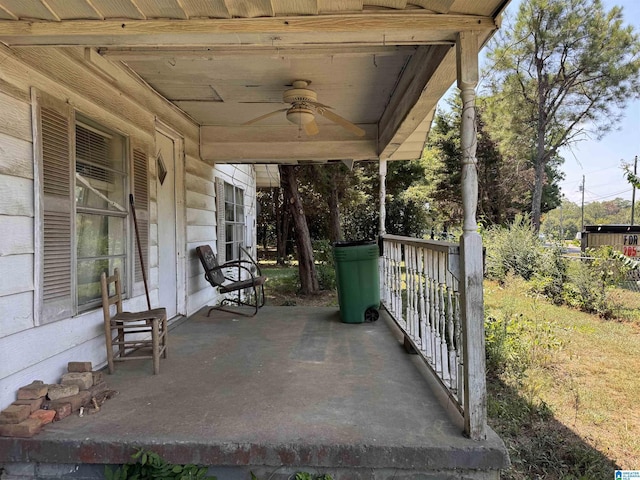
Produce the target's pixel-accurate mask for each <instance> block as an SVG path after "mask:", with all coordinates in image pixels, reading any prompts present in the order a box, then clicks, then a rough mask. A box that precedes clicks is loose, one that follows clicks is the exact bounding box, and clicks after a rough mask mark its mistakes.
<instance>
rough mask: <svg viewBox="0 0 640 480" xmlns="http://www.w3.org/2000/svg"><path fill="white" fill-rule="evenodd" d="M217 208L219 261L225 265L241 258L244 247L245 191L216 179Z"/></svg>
mask: <svg viewBox="0 0 640 480" xmlns="http://www.w3.org/2000/svg"><path fill="white" fill-rule="evenodd" d="M216 208H217V209H218V214H217V217H218V239H217V243H218V261H219V262H220V263H224V262H226V261H229V260H235V259H238V258H240V246H244V230H245V225H244V190H243V189H242V188H239V187H236V186H234V185H231V184H230V183H227V182H225V181H224V180H222V179H221V178H216Z"/></svg>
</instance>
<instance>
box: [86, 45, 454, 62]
mask: <svg viewBox="0 0 640 480" xmlns="http://www.w3.org/2000/svg"><path fill="white" fill-rule="evenodd" d="M435 45H450V46H454V45H455V42H437V43H436V44H435ZM415 49H416V46H414V45H392V46H382V45H358V46H352V45H345V46H337V45H335V46H331V47H326V46H317V45H305V46H285V47H272V46H257V47H247V46H243V45H226V46H212V47H181V48H170V47H103V48H99V49H98V50H97V52H98V53H99V54H100V55H101V56H103V57H105V58H108V59H109V60H114V61H125V62H126V61H144V60H170V59H174V58H176V57H179V58H188V59H195V60H198V59H211V58H226V57H237V56H238V55H242V56H243V57H246V56H254V57H261V58H264V57H273V58H281V57H284V56H286V57H289V58H293V57H295V58H314V57H326V56H331V57H333V58H348V57H361V56H363V55H376V56H377V57H384V56H394V55H397V54H398V53H399V52H407V53H408V54H410V53H412V52H413V51H414V50H415ZM92 51H95V50H92Z"/></svg>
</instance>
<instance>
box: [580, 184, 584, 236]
mask: <svg viewBox="0 0 640 480" xmlns="http://www.w3.org/2000/svg"><path fill="white" fill-rule="evenodd" d="M580 191H581V192H582V220H581V223H582V229H581V230H580V234H581V235H582V232H584V175H582V185H581V186H580Z"/></svg>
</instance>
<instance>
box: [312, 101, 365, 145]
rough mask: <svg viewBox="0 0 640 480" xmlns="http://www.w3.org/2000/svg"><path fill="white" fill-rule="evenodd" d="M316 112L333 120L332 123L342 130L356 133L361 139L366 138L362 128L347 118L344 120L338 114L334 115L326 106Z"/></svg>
mask: <svg viewBox="0 0 640 480" xmlns="http://www.w3.org/2000/svg"><path fill="white" fill-rule="evenodd" d="M316 111H317V112H318V113H319V114H320V115H322V116H323V117H325V118H327V119H329V120H331V121H332V122H335V123H337V124H338V125H340V126H341V127H342V128H345V129H346V130H349V131H350V132H351V133H355V134H356V135H358V136H359V137H364V136H365V134H366V133H367V132H365V131H364V130H363V129H361V128H360V127H358V126H356V125H354V124H353V123H351V122H350V121H349V120H347V119H346V118H342V117H341V116H340V115H338V114H337V113H333V112H332V111H331V110H328V107H325V106H322V107H318V108H317V109H316Z"/></svg>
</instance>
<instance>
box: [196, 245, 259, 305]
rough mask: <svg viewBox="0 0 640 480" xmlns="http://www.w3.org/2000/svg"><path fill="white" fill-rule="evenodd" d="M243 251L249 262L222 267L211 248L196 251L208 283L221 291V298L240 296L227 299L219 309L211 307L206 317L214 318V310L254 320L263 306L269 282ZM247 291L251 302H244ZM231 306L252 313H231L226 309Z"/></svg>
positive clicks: (234, 262)
mask: <svg viewBox="0 0 640 480" xmlns="http://www.w3.org/2000/svg"><path fill="white" fill-rule="evenodd" d="M241 249H242V251H243V252H244V253H245V255H246V256H247V257H248V260H244V259H239V260H232V261H229V262H226V263H224V264H222V265H219V264H218V260H217V259H216V256H215V254H214V253H213V250H211V247H210V246H209V245H201V246H199V247H196V253H197V255H198V258H199V259H200V263H202V267H203V268H204V278H205V279H206V280H207V282H209V283H210V284H211V286H212V287H214V288H218V289H219V292H220V293H221V294H226V293H233V292H236V293H237V297H227V298H225V299H224V300H222V302H221V303H220V305H219V306H215V307H210V308H209V311H208V312H207V316H209V315H210V314H211V311H212V310H222V311H227V312H232V313H239V314H240V315H245V316H247V317H253V316H254V315H255V314H256V313H258V309H259V308H260V307H262V306H263V305H264V302H265V297H264V283H265V281H266V280H267V278H266V277H264V276H263V275H262V272H261V271H260V267H259V266H258V264H257V263H256V262H255V260H253V259H252V258H251V256H250V255H249V253H248V252H247V251H246V250H245V249H243V248H242V247H241ZM243 276H244V277H245V278H243ZM247 291H248V292H249V293H248V299H245V298H243V293H245V296H246V295H247ZM229 304H233V305H237V306H244V307H251V308H252V309H253V312H252V313H250V314H248V313H244V312H242V311H240V310H229V309H227V308H225V306H226V305H229Z"/></svg>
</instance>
